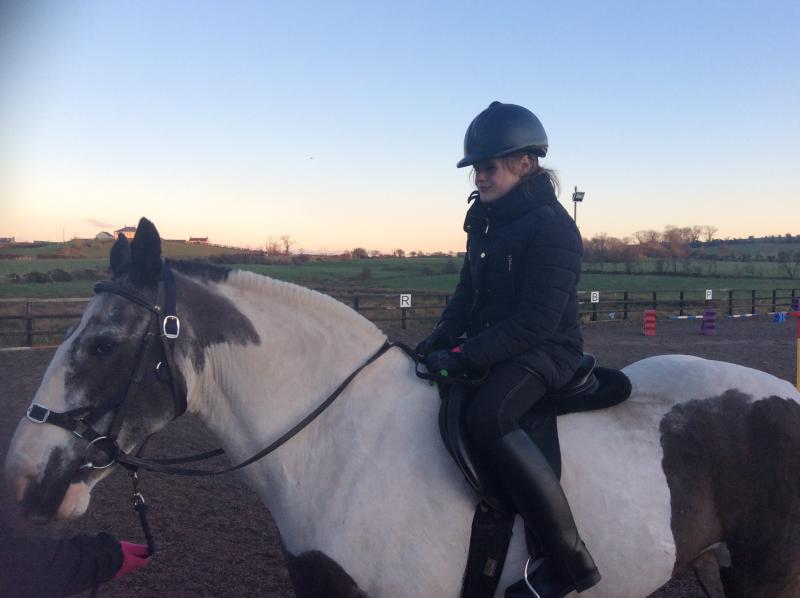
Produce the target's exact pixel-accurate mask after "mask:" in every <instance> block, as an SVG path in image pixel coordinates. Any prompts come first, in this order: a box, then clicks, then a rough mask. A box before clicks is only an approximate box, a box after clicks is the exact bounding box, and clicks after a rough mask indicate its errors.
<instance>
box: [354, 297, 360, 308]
mask: <svg viewBox="0 0 800 598" xmlns="http://www.w3.org/2000/svg"><path fill="white" fill-rule="evenodd" d="M353 309H354V310H356V311H358V310H359V299H358V295H356V296H355V297H353Z"/></svg>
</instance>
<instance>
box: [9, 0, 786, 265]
mask: <svg viewBox="0 0 800 598" xmlns="http://www.w3.org/2000/svg"><path fill="white" fill-rule="evenodd" d="M3 6H4V10H3V11H2V12H0V236H16V237H17V238H19V239H34V238H36V239H39V238H46V239H59V240H60V238H61V236H62V234H63V235H64V236H66V237H67V238H69V237H71V236H73V235H78V236H90V235H93V234H95V233H96V232H99V231H100V230H103V229H104V228H106V229H107V228H111V227H121V226H123V225H125V224H133V223H135V221H136V220H137V219H138V218H139V216H141V215H145V216H147V217H148V218H150V219H151V220H153V221H154V222H155V223H156V225H157V226H158V227H159V230H160V231H161V233H162V236H164V237H166V238H185V237H187V236H190V235H191V236H209V237H210V238H211V240H212V241H216V242H221V243H228V244H235V245H249V246H252V247H256V246H258V245H263V243H264V242H265V241H266V240H267V238H268V237H270V236H272V237H278V236H280V235H284V234H288V235H291V236H292V238H293V239H295V240H296V242H297V245H296V247H298V248H299V247H302V248H304V249H306V250H320V249H324V250H329V251H334V250H340V249H344V248H351V247H355V246H364V247H367V248H378V249H391V248H394V247H402V248H404V249H405V250H406V251H410V250H426V251H430V250H438V249H443V250H450V249H461V248H462V247H463V244H464V234H463V232H462V231H461V223H462V219H463V212H464V209H465V207H466V203H465V198H466V196H467V194H468V193H469V191H470V184H469V178H468V172H467V171H466V170H457V169H456V168H455V162H456V161H457V160H458V159H459V158H460V157H461V152H462V141H463V135H464V131H465V129H466V127H467V125H468V124H469V122H470V120H471V119H472V118H473V117H474V116H475V114H477V113H478V112H480V111H481V110H482V109H483V108H485V107H486V106H487V105H488V104H489V103H490V102H491V101H492V100H500V101H504V102H512V103H518V104H522V105H524V106H526V107H528V108H530V109H531V110H533V111H534V112H535V113H536V114H537V115H538V116H539V118H540V119H541V120H542V122H543V124H544V126H545V128H546V129H547V132H548V135H549V138H550V152H549V154H548V158H547V159H546V160H545V162H544V163H545V164H546V165H548V166H550V167H552V168H555V169H556V170H557V171H558V173H559V175H560V178H561V182H562V191H561V195H560V199H561V201H562V202H563V203H564V204H565V205H566V206H567V207H568V208H569V209H570V211H572V206H571V202H570V196H571V191H572V189H573V187H574V186H575V185H577V186H579V187H580V188H581V189H582V190H585V191H586V201H585V202H584V204H582V205H581V206H579V208H578V223H579V225H580V227H581V231H582V233H583V234H584V236H586V237H590V236H593V235H595V234H598V233H601V232H605V233H607V234H610V235H614V236H626V235H630V234H632V233H633V232H635V231H637V230H641V229H648V228H655V229H662V228H663V227H664V226H666V225H676V226H686V225H693V224H710V225H714V226H716V227H718V229H719V233H718V234H719V235H720V236H723V237H724V236H742V235H748V234H754V235H763V234H783V233H786V232H792V233H794V234H797V233H800V229H798V228H797V218H796V215H797V214H798V213H799V210H798V208H797V194H798V191H797V189H798V187H800V184H799V183H800V180H799V179H800V176H799V175H798V172H800V169H798V168H797V165H796V162H797V158H798V151H797V149H796V147H795V144H796V140H797V139H798V137H800V125H799V122H800V118H799V117H798V106H800V101H799V100H800V41H798V36H797V31H798V28H799V27H798V26H799V25H800V3H798V2H788V1H783V2H763V1H762V2H743V1H729V2H716V1H708V2H697V1H693V2H688V1H683V0H681V1H674V2H654V1H641V0H639V1H633V0H630V1H624V2H623V1H611V2H589V1H585V2H578V1H574V2H572V1H567V2H539V1H530V0H529V1H527V2H517V1H510V2H504V3H485V2H483V3H478V2H464V1H462V2H415V1H410V2H402V3H399V2H392V3H384V2H374V1H373V2H341V3H328V2H324V3H323V2H292V3H286V2H281V3H278V2H266V1H264V2H235V1H234V2H202V1H192V2H188V1H187V2H155V1H150V2H148V1H137V2H134V1H116V2H108V1H100V0H84V1H80V2H78V1H72V2H70V1H59V2H55V1H53V2H42V1H38V0H34V1H33V2H26V3H22V2H11V3H8V2H7V3H6V4H4V5H3ZM792 215H794V217H791V216H792ZM103 225H108V226H103Z"/></svg>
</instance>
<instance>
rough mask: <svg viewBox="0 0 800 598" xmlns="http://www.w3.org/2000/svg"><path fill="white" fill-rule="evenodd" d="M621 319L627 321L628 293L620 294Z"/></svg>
mask: <svg viewBox="0 0 800 598" xmlns="http://www.w3.org/2000/svg"><path fill="white" fill-rule="evenodd" d="M622 319H623V320H627V319H628V291H625V292H624V293H622Z"/></svg>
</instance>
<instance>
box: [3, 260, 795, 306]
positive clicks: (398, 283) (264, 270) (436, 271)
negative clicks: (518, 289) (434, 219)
mask: <svg viewBox="0 0 800 598" xmlns="http://www.w3.org/2000/svg"><path fill="white" fill-rule="evenodd" d="M107 264H108V262H107V258H104V259H75V260H67V259H63V260H62V259H56V260H24V261H17V260H0V297H81V296H89V295H91V293H92V286H93V284H94V282H95V281H94V280H81V281H78V280H76V281H69V282H49V283H11V282H9V280H8V278H7V274H11V273H14V274H25V273H27V272H31V271H39V272H47V271H49V270H55V269H62V270H66V271H74V270H84V269H98V270H100V271H104V270H105V268H107ZM758 264H761V263H758ZM596 265H597V264H592V266H596ZM763 265H774V264H768V263H766V262H764V263H763ZM234 267H241V268H242V269H244V270H250V271H252V272H256V273H258V274H264V275H266V276H270V277H272V278H276V279H279V280H286V281H288V282H294V283H296V284H301V285H304V286H310V287H316V288H320V287H324V288H340V289H348V288H351V289H352V288H358V289H391V290H396V291H411V290H414V291H431V292H440V293H450V292H452V291H453V289H454V288H455V286H456V283H457V282H458V274H456V273H453V270H457V269H459V268H460V260H459V259H458V258H447V257H442V258H386V259H362V260H341V261H319V262H317V261H309V262H305V263H299V264H297V265H291V264H286V265H271V266H268V265H250V264H246V265H240V266H234ZM769 273H770V271H760V270H759V271H758V275H755V276H733V275H731V276H716V277H702V276H686V275H673V274H655V273H650V274H625V273H622V272H619V271H614V269H612V268H608V269H607V270H604V271H603V272H602V273H601V272H584V274H583V275H582V277H581V284H580V289H581V290H583V291H590V290H591V291H608V290H627V291H631V292H648V291H678V290H684V291H692V290H696V291H701V290H705V289H745V290H750V289H755V290H767V289H792V288H798V289H800V281H797V280H790V279H788V278H785V277H775V276H768V275H767V274H769Z"/></svg>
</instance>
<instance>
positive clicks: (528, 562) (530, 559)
mask: <svg viewBox="0 0 800 598" xmlns="http://www.w3.org/2000/svg"><path fill="white" fill-rule="evenodd" d="M532 560H533V557H530V556H529V557H528V560H527V561H525V568H524V569H523V570H522V579H524V580H525V585H526V586H528V589H529V590H530V591H531V592H532V593H533V595H534V596H535V597H536V598H542V597H541V596H539V592H537V591H536V590H535V589H534V587H533V586H532V585H531V582H530V581H528V567H529V566H530V564H531V561H532ZM536 560H537V561H539V562H538V564H537V565H536V566H535V567H534V568H533V571H536V570H537V569H538V568H539V567H540V566H541V565H542V560H541V558H539V559H536ZM534 562H536V561H534ZM533 571H531V573H533Z"/></svg>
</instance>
